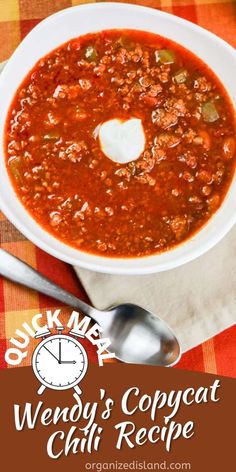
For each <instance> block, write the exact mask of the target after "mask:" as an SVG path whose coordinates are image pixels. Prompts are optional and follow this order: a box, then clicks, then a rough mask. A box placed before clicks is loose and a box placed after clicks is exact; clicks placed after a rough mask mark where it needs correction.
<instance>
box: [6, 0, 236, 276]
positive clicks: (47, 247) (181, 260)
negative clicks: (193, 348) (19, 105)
mask: <svg viewBox="0 0 236 472" xmlns="http://www.w3.org/2000/svg"><path fill="white" fill-rule="evenodd" d="M111 8H116V9H119V10H126V11H127V10H129V11H132V12H135V11H136V12H137V11H138V12H139V13H141V12H142V11H143V12H144V11H145V13H148V14H152V15H156V16H157V17H159V18H164V17H165V18H168V19H169V20H170V21H171V22H174V23H175V24H178V25H179V26H183V27H184V26H187V27H188V28H190V29H191V30H193V31H196V32H197V33H200V34H202V35H204V36H205V37H206V38H211V39H212V40H213V41H214V42H215V43H216V44H218V45H219V46H221V47H223V48H224V49H227V50H228V51H229V53H230V54H233V56H234V57H235V60H236V51H235V50H234V48H233V47H232V46H231V45H229V44H228V43H227V42H226V41H224V40H223V39H222V38H219V37H218V36H216V35H215V34H213V33H211V32H210V31H208V30H206V29H204V28H202V27H201V26H198V25H195V24H194V23H191V22H190V21H188V20H185V19H183V18H180V17H177V16H175V15H172V14H170V13H167V12H163V11H160V10H157V9H155V8H150V7H146V6H141V5H133V4H127V3H120V2H118V3H116V2H106V3H104V2H102V3H90V4H82V5H77V6H72V7H69V8H66V9H63V10H60V11H58V12H56V13H54V14H52V15H50V16H49V17H47V18H45V19H44V20H43V21H41V22H40V23H39V24H37V25H36V26H35V27H34V28H33V29H32V30H31V31H30V32H29V34H28V35H27V36H26V38H24V39H23V41H22V42H21V43H20V44H19V46H18V47H17V48H16V50H15V51H14V53H13V55H12V56H11V58H10V59H9V63H8V64H7V65H6V66H5V67H6V68H4V70H3V72H2V73H1V76H0V86H1V84H2V82H4V77H5V74H6V71H10V70H11V67H12V70H13V69H14V64H12V62H13V60H14V58H15V57H16V56H17V55H18V53H19V51H21V49H22V48H24V44H25V42H26V41H29V40H30V38H31V36H33V35H34V34H35V32H36V31H40V29H43V28H44V27H45V26H47V25H50V23H51V22H52V23H53V22H54V21H55V19H57V18H58V17H60V16H64V15H65V14H68V13H70V12H74V11H75V10H78V11H79V12H81V11H82V10H84V11H85V12H86V11H87V12H89V11H90V10H98V11H99V10H102V11H104V10H108V11H109V10H110V9H111ZM124 28H125V27H124ZM107 29H113V28H112V26H111V27H107ZM143 31H145V29H143ZM61 44H63V42H62V43H61ZM58 47H59V46H58ZM52 50H53V49H52ZM190 50H191V49H190ZM199 57H200V56H199ZM223 85H224V84H223ZM12 99H13V96H12ZM5 119H6V115H5ZM2 160H3V161H5V159H4V155H3V156H2ZM234 180H235V176H234V178H233V180H232V182H233V181H234ZM9 181H10V179H9ZM232 182H231V184H230V187H231V185H232ZM11 186H12V187H13V185H12V184H11ZM230 187H229V189H228V191H227V194H228V193H229V192H230ZM17 198H18V197H17ZM226 198H227V196H226V197H225V199H226ZM225 199H224V200H225ZM223 203H224V202H223ZM222 205H223V204H222ZM222 205H221V207H220V208H219V210H218V211H217V212H216V213H217V214H218V213H219V211H220V209H221V208H222ZM22 207H23V209H24V212H25V214H27V215H28V217H29V218H30V219H31V220H32V221H33V222H34V224H35V226H36V227H40V229H41V231H42V232H43V233H46V234H50V233H48V232H47V230H45V229H44V228H43V227H42V226H40V225H39V224H38V223H37V222H36V221H35V220H34V219H33V217H31V215H30V214H29V213H28V211H27V210H26V209H25V207H24V206H23V205H22ZM0 208H1V210H2V211H3V213H4V214H5V215H6V216H7V218H8V219H9V220H10V221H11V222H12V223H13V225H14V226H15V227H16V228H17V229H18V230H19V231H21V233H23V234H24V235H25V236H26V237H27V238H28V239H29V240H30V241H32V242H33V243H34V244H35V245H36V246H38V247H40V248H41V249H43V250H44V251H46V252H47V253H49V254H51V255H52V256H54V257H56V258H58V259H60V260H63V261H65V262H68V263H70V264H72V265H74V266H75V265H77V266H78V267H80V268H83V269H89V270H93V271H95V272H102V273H107V274H120V275H125V274H126V275H141V274H152V273H158V272H162V271H166V270H170V269H173V268H177V267H179V266H181V265H183V264H186V263H187V262H190V261H192V260H194V259H196V258H197V257H199V256H201V255H203V254H204V253H206V252H207V251H208V250H209V249H211V248H213V246H215V245H216V244H217V243H218V242H219V241H220V240H221V239H222V238H223V237H224V236H225V235H226V234H227V233H228V232H229V230H230V229H231V228H232V227H233V225H234V224H235V223H236V212H235V215H234V214H232V215H231V217H230V218H229V219H228V220H227V221H226V222H225V223H224V225H222V227H221V228H220V231H219V232H218V233H215V234H213V235H212V237H211V238H210V239H209V240H208V241H206V242H205V244H201V246H200V247H199V246H198V247H196V246H195V247H193V248H192V250H189V251H188V252H187V253H185V254H182V255H180V256H178V255H177V260H176V259H175V258H174V259H173V260H170V261H167V262H164V263H158V260H157V259H158V257H160V255H161V254H164V252H162V253H160V254H151V255H148V256H143V257H128V258H127V257H126V258H120V257H108V256H98V255H96V254H92V253H89V252H85V251H80V250H79V249H78V250H77V249H75V251H76V253H77V258H76V257H75V256H69V255H67V254H65V253H64V252H63V251H62V250H61V249H60V250H58V249H57V248H56V247H55V246H54V245H53V240H54V241H55V242H57V243H58V239H57V238H55V237H54V236H53V235H51V234H50V237H49V239H50V242H51V243H50V244H48V243H47V242H45V241H43V240H42V239H40V237H39V236H37V234H36V232H35V233H34V232H32V231H31V230H30V229H29V228H28V227H26V226H25V225H24V222H23V221H22V220H21V219H19V218H18V217H17V216H16V215H15V214H14V212H13V211H11V209H10V208H9V206H8V204H7V203H6V202H5V201H4V200H3V198H2V195H1V193H0ZM213 218H214V215H213V216H212V217H211V218H210V220H208V221H207V222H206V224H205V226H204V227H207V226H208V225H209V223H210V221H212V219H213ZM204 227H203V228H204ZM203 228H200V230H199V231H198V232H197V233H196V234H198V233H201V232H202V231H203ZM195 238H196V235H193V236H192V237H190V238H188V239H187V240H186V241H184V242H182V243H181V244H180V245H178V246H174V247H173V248H172V249H170V250H168V251H165V252H166V253H169V254H171V253H174V251H176V248H178V247H186V246H187V245H188V246H190V244H191V241H194V239H195ZM60 243H61V244H60V245H61V248H63V247H65V248H67V249H68V245H67V244H65V243H63V242H61V241H60ZM69 247H70V246H69ZM81 256H86V257H87V259H88V260H87V261H86V260H81V258H80V257H81ZM108 261H109V262H110V264H108ZM111 261H112V262H113V264H111ZM124 261H126V265H125V267H124V266H122V264H121V263H122V262H124ZM134 261H135V262H136V264H134V265H133V266H132V263H134ZM147 261H149V263H148V265H147V264H145V262H146V263H147ZM137 262H138V265H137Z"/></svg>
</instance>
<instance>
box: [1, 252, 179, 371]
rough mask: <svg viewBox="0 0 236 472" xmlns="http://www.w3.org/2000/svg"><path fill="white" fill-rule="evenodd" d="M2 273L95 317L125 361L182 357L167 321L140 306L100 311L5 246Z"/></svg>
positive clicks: (154, 362)
mask: <svg viewBox="0 0 236 472" xmlns="http://www.w3.org/2000/svg"><path fill="white" fill-rule="evenodd" d="M0 274H1V275H3V276H4V277H6V278H7V279H9V280H13V281H14V282H17V283H19V284H21V285H25V286H26V287H29V288H31V289H34V290H37V291H38V292H41V293H44V294H46V295H49V296H50V297H53V298H55V299H56V300H60V301H61V302H63V303H65V304H66V305H68V306H71V307H73V308H75V309H76V310H79V311H81V312H82V313H84V314H85V315H87V316H89V317H90V318H92V319H93V320H94V321H96V322H97V323H98V324H99V325H100V326H101V328H102V330H103V337H104V336H105V337H107V338H109V340H110V342H111V344H110V351H111V352H114V353H115V356H116V358H117V359H119V360H121V361H123V362H126V363H132V364H148V365H158V366H166V367H170V366H172V365H174V364H176V362H178V360H179V359H180V356H181V350H180V345H179V342H178V340H177V338H176V337H175V335H174V333H173V332H172V330H171V329H170V327H169V326H168V325H167V323H165V321H164V320H162V319H161V318H159V317H158V316H156V315H154V314H153V313H152V312H150V311H148V310H146V309H144V308H141V307H140V306H137V305H134V304H131V303H124V304H121V305H117V306H114V307H111V308H110V309H108V310H106V311H101V310H97V309H96V308H94V307H92V306H90V305H88V304H87V303H85V302H84V301H82V300H80V299H79V298H77V297H75V296H74V295H72V294H71V293H69V292H67V291H66V290H64V289H63V288H61V287H59V286H58V285H56V284H55V283H54V282H52V281H51V280H49V279H47V278H46V277H44V276H43V275H42V274H40V273H39V272H37V271H36V270H35V269H33V268H32V267H30V266H29V265H28V264H26V263H25V262H23V261H21V260H20V259H18V258H17V257H15V256H13V255H12V254H9V253H8V252H7V251H5V250H3V249H0Z"/></svg>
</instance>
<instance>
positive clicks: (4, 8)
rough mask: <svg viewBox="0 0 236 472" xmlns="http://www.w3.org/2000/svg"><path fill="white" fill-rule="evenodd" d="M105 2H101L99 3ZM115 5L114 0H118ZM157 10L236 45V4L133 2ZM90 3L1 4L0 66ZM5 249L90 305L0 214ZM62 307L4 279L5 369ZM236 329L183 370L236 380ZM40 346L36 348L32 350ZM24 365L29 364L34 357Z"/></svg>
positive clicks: (1, 341)
mask: <svg viewBox="0 0 236 472" xmlns="http://www.w3.org/2000/svg"><path fill="white" fill-rule="evenodd" d="M99 1H100V0H99ZM113 1H114V0H113ZM123 2H125V3H135V4H140V5H145V6H149V7H152V8H157V9H160V10H164V11H167V12H169V13H172V14H175V15H178V16H181V17H183V18H185V19H187V20H189V21H192V22H194V23H197V24H199V25H200V26H203V27H204V28H206V29H208V30H211V31H212V32H214V33H215V34H217V35H218V36H220V37H222V38H223V39H224V40H226V41H228V42H229V43H230V44H231V45H232V46H234V47H235V46H236V2H235V0H146V1H144V0H143V1H142V0H141V1H140V0H136V1H132V0H130V1H127V0H123ZM82 3H92V1H90V0H84V1H78V0H0V62H1V61H4V60H6V59H8V58H9V57H10V55H11V54H12V52H13V51H14V49H15V48H16V47H17V45H18V44H19V43H20V41H21V40H22V39H23V37H24V36H25V35H26V34H27V33H28V32H29V31H30V30H31V29H32V28H33V27H34V26H35V25H36V24H37V23H38V22H40V21H41V20H42V19H43V18H45V17H47V16H48V15H51V14H52V13H54V12H56V11H58V10H61V9H63V8H67V7H70V6H73V5H79V4H82ZM0 242H1V247H2V248H4V249H6V250H8V251H10V252H11V253H13V254H15V255H17V256H18V257H20V258H21V259H23V260H25V261H26V262H28V263H29V264H31V265H32V266H33V267H35V268H36V269H37V270H39V271H41V272H42V273H44V274H45V275H46V276H48V277H49V278H51V279H52V280H54V281H55V282H57V283H58V284H60V285H61V286H63V287H64V288H65V289H68V290H69V291H71V292H72V293H74V294H75V295H77V296H79V297H82V298H83V299H85V300H86V294H85V293H84V291H83V288H82V287H81V285H80V284H79V282H78V280H77V278H76V276H75V274H74V272H73V269H72V268H71V267H70V266H69V265H67V264H65V263H63V262H61V261H59V260H57V259H54V258H53V257H51V256H49V255H48V254H46V253H44V252H43V251H41V250H40V249H39V248H37V247H35V246H34V245H33V244H32V243H31V242H29V241H27V240H26V239H25V237H24V236H23V235H22V234H20V233H19V232H18V231H17V230H16V229H15V228H14V227H13V226H12V225H11V223H10V222H9V221H7V220H6V218H5V217H4V216H3V215H2V214H1V213H0ZM58 307H61V308H62V321H63V320H65V321H66V319H67V315H68V314H69V313H70V311H71V309H69V308H68V307H63V306H61V305H60V304H59V305H58V304H57V302H55V301H54V300H52V299H50V298H49V297H46V296H43V295H40V294H38V293H36V292H33V291H30V290H28V289H25V288H23V287H20V286H18V285H16V284H14V283H12V282H9V281H7V280H3V279H2V278H1V277H0V368H5V367H8V365H7V364H6V362H5V359H4V354H5V351H6V349H7V348H8V347H9V346H10V339H11V337H14V336H15V331H16V329H17V328H20V327H21V325H22V323H23V322H27V321H28V322H29V323H30V321H31V319H32V316H33V315H34V314H36V313H39V312H43V313H44V312H45V310H46V309H50V308H58ZM235 341H236V326H234V327H232V328H230V329H228V330H226V331H224V332H223V333H221V334H219V335H218V336H216V337H215V338H212V339H210V340H208V341H207V342H205V343H203V344H202V345H200V346H198V347H196V348H195V349H192V350H191V351H189V352H187V353H185V354H184V356H183V357H182V359H181V361H180V362H179V364H178V365H177V368H183V369H187V370H196V371H202V372H209V373H214V374H219V375H228V376H231V377H236V350H235V344H236V343H235ZM86 347H87V350H88V353H89V357H90V361H92V362H96V354H95V351H94V350H93V349H92V348H91V347H90V346H88V345H87V346H86ZM33 348H34V341H33V342H31V343H30V350H31V352H32V350H33ZM31 352H29V355H28V356H27V358H26V359H25V360H24V361H23V363H22V364H21V365H27V364H28V363H29V362H30V361H29V359H30V357H31V356H30V354H31Z"/></svg>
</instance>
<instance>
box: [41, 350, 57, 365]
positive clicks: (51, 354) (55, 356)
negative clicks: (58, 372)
mask: <svg viewBox="0 0 236 472" xmlns="http://www.w3.org/2000/svg"><path fill="white" fill-rule="evenodd" d="M43 347H44V349H46V351H48V352H49V354H51V356H52V357H54V359H56V361H57V362H58V363H59V364H60V362H59V359H58V358H57V357H56V356H55V355H54V354H53V353H52V352H51V351H49V349H48V348H47V347H46V346H43Z"/></svg>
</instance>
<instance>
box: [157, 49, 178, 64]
mask: <svg viewBox="0 0 236 472" xmlns="http://www.w3.org/2000/svg"><path fill="white" fill-rule="evenodd" d="M155 57H156V62H160V63H161V64H174V62H175V53H174V51H172V50H171V49H159V50H158V51H155Z"/></svg>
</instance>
